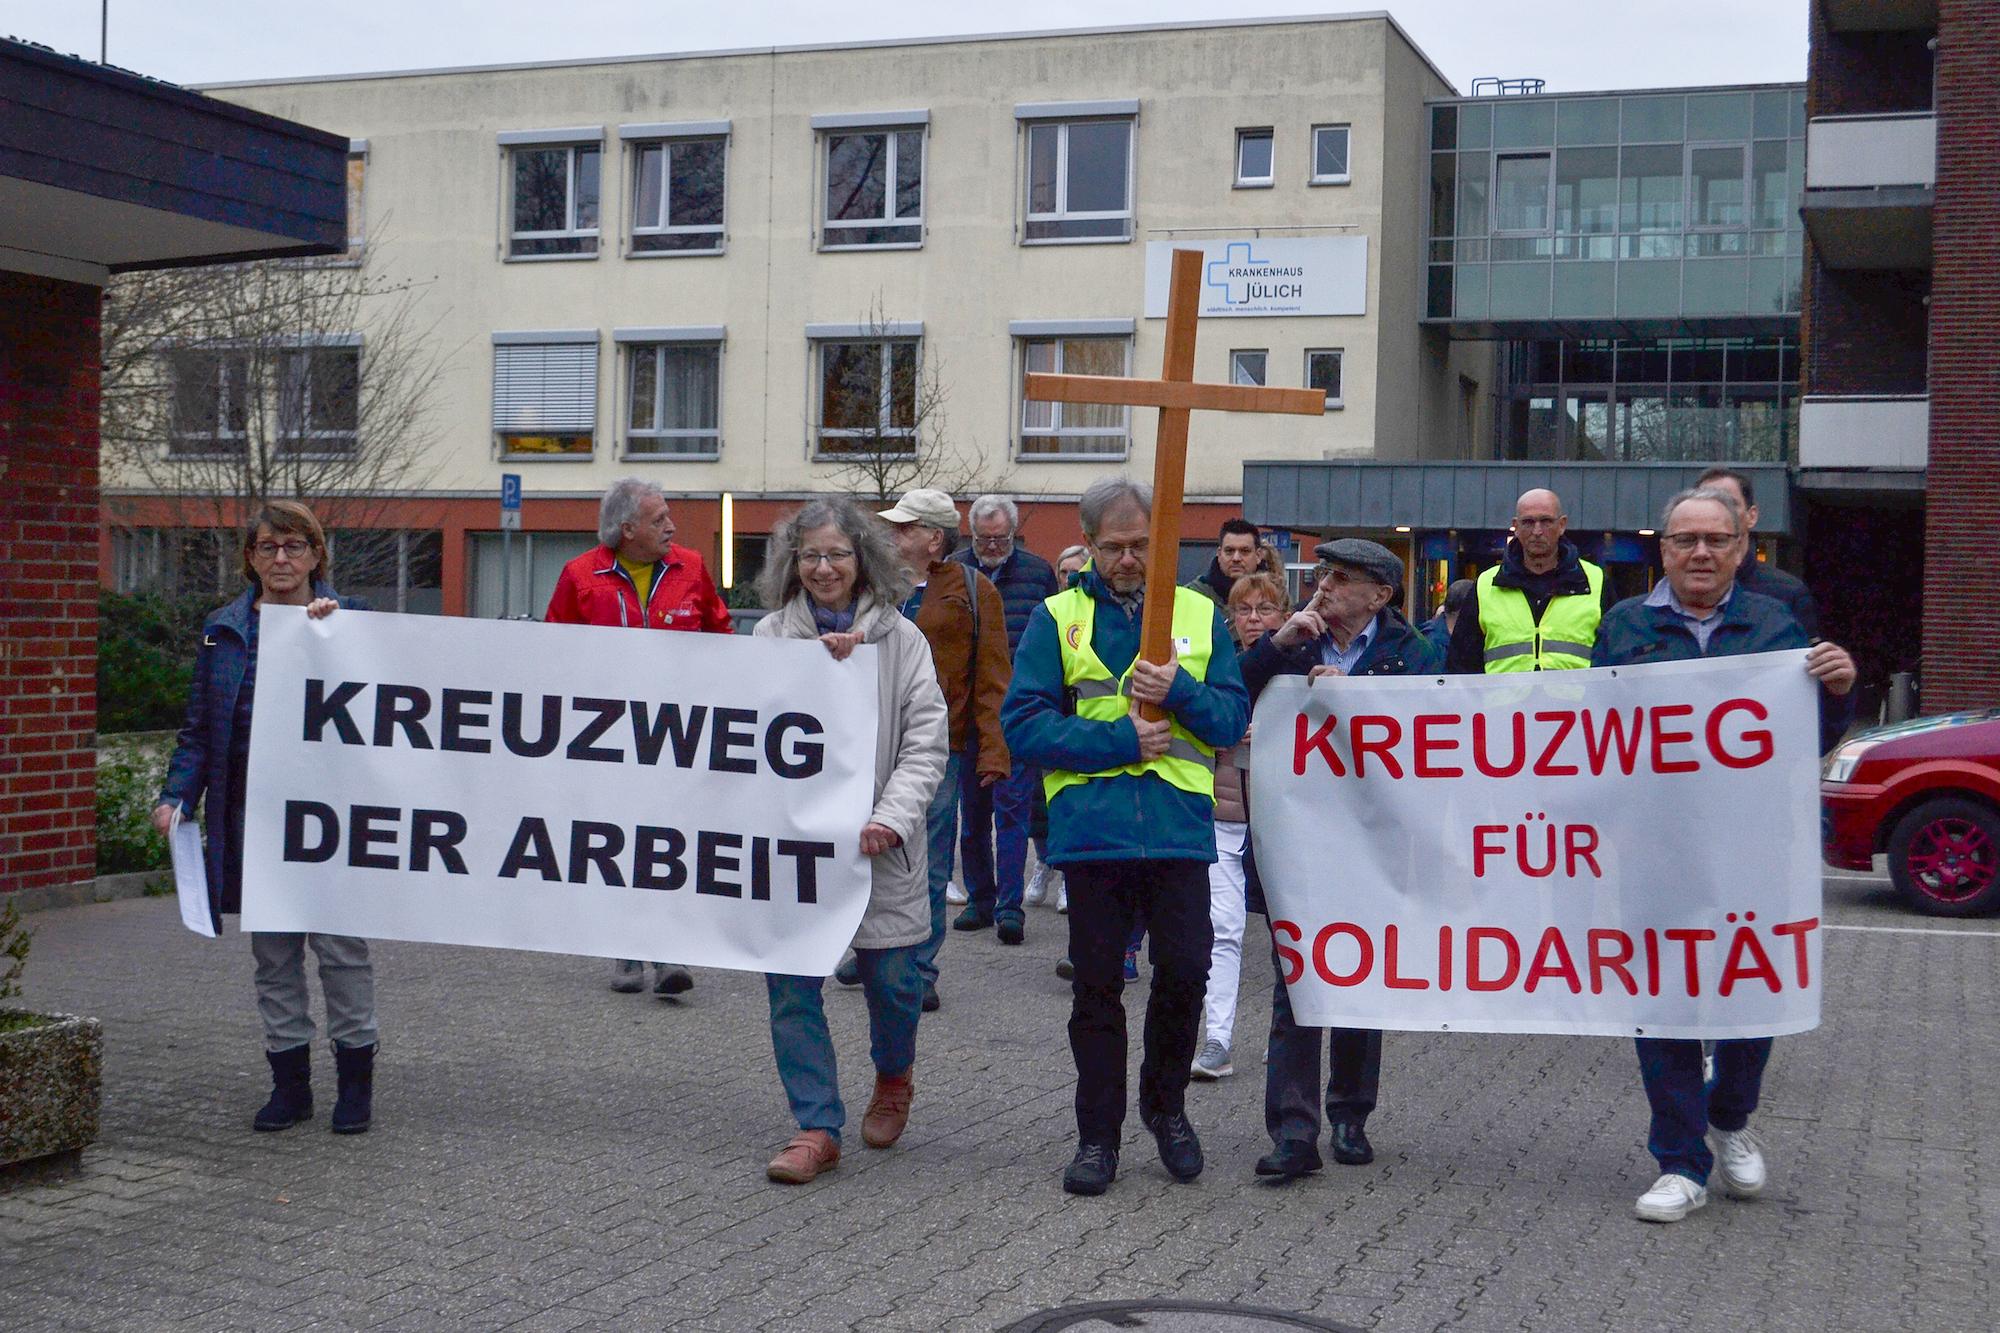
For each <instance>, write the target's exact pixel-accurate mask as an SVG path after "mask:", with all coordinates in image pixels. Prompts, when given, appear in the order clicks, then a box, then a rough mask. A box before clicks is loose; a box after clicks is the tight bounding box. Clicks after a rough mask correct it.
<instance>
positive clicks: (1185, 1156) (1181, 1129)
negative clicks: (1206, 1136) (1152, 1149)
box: [1146, 1115, 1203, 1180]
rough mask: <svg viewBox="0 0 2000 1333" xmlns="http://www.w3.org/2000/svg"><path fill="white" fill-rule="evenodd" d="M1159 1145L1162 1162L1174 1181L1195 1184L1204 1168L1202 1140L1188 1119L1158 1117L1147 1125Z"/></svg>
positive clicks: (1167, 1116) (1180, 1116)
mask: <svg viewBox="0 0 2000 1333" xmlns="http://www.w3.org/2000/svg"><path fill="white" fill-rule="evenodd" d="M1146 1128H1147V1129H1150V1130H1152V1131H1153V1138H1154V1139H1155V1140H1156V1141H1157V1142H1158V1143H1159V1145H1160V1162H1161V1163H1162V1164H1163V1165H1164V1166H1165V1167H1166V1168H1167V1174H1168V1175H1170V1176H1172V1177H1173V1178H1174V1179H1175V1180H1193V1179H1194V1178H1195V1177H1196V1176H1198V1175H1200V1174H1201V1168H1202V1165H1203V1161H1202V1156H1201V1140H1200V1139H1198V1138H1196V1137H1195V1136H1194V1126H1193V1125H1190V1124H1189V1123H1188V1118H1187V1117H1186V1116H1185V1115H1156V1116H1154V1117H1153V1118H1152V1119H1150V1120H1148V1121H1147V1122H1146Z"/></svg>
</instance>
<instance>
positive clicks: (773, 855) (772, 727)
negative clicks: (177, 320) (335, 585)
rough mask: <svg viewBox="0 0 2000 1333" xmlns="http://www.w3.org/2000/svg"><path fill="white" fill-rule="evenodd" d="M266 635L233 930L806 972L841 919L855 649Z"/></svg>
mask: <svg viewBox="0 0 2000 1333" xmlns="http://www.w3.org/2000/svg"><path fill="white" fill-rule="evenodd" d="M259 637H260V644H261V647H260V649H259V651H258V654H257V681H256V694H255V702H254V705H253V707H254V713H253V716H252V723H251V733H250V734H251V742H250V768H249V775H248V781H247V792H248V799H247V802H246V809H245V819H244V847H243V929H245V930H279V931H319V932H322V933H326V934H337V935H360V936H363V937H367V938H386V939H403V940H431V941H436V942H439V943H446V944H477V945H487V946H492V947H496V948H506V949H538V950H545V951H549V952H556V953H574V954H594V955H600V956H603V957H607V958H636V959H640V960H655V961H661V962H671V963H686V964H694V965H697V966H705V967H727V968H743V969H748V970H751V971H759V972H766V971H768V972H788V973H795V974H799V975H814V976H824V975H826V974H827V973H829V972H831V971H832V970H833V967H834V964H835V963H837V962H838V961H839V960H840V955H841V951H842V950H843V949H844V948H845V947H846V945H847V943H848V941H849V940H851V939H852V938H853V936H854V932H855V929H856V927H857V926H858V925H859V924H860V921H861V915H862V912H863V910H864V909H865V908H866V907H867V904H868V889H869V865H868V860H867V858H866V857H864V856H862V855H861V848H860V835H861V826H862V824H863V823H865V822H866V821H867V819H868V815H869V812H870V810H871V808H872V805H873V797H874V773H875V732H876V721H877V695H876V683H875V673H876V661H875V657H876V650H875V649H873V648H867V647H863V648H860V649H858V650H856V652H855V653H854V655H853V656H852V657H851V658H849V659H848V660H847V661H845V662H835V661H833V660H832V658H831V657H830V656H829V655H828V653H827V651H826V649H825V648H823V647H822V646H820V645H819V644H818V643H816V642H792V641H783V640H772V639H755V640H753V639H750V638H747V637H745V638H737V637H734V636H730V635H720V634H682V633H671V634H670V633H661V632H658V631H640V630H631V629H606V628H599V627H596V626H588V625H541V624H530V623H524V622H508V621H494V620H461V619H456V618H451V617H433V616H403V615H378V614H372V613H370V612H366V611H337V612H335V613H334V614H333V615H331V616H329V617H327V618H326V619H324V620H318V621H313V620H308V619H307V618H306V615H305V612H304V611H303V610H301V609H298V608H294V607H273V606H267V607H265V608H264V609H263V612H262V621H261V628H260V631H259ZM211 799H214V796H213V795H212V796H211ZM888 855H891V856H895V855H908V851H907V849H904V848H896V849H892V850H891V851H890V852H889V853H888Z"/></svg>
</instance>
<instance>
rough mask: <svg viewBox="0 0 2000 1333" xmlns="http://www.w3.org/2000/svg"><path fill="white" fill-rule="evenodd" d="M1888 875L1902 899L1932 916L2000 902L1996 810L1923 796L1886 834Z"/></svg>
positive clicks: (1983, 909)
mask: <svg viewBox="0 0 2000 1333" xmlns="http://www.w3.org/2000/svg"><path fill="white" fill-rule="evenodd" d="M1889 878H1890V879H1892V880H1894V881H1895V884H1896V891H1897V892H1899V893H1901V894H1902V895H1903V900H1904V901H1905V902H1907V903H1909V905H1910V906H1912V907H1914V908H1916V909H1917V910H1918V911H1919V912H1928V913H1929V914H1930V915H1932V916H1977V915H1978V914H1979V913H1981V912H1990V911H1992V910H1993V909H1994V908H1996V907H2000V814H1996V813H1994V811H1993V809H1992V807H1990V806H1986V805H1982V804H1980V803H1979V802H1978V801H1968V800H1965V799H1963V798H1960V797H1955V796H1950V797H1940V798H1938V799H1936V800H1931V801H1925V802H1924V803H1923V804H1922V805H1919V806H1917V807H1916V808H1915V809H1913V810H1911V811H1910V812H1909V813H1908V814H1906V815H1904V816H1903V817H1902V818H1901V819H1899V820H1897V821H1896V828H1895V831H1894V832H1892V833H1891V834H1890V835H1889Z"/></svg>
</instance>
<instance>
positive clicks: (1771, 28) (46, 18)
mask: <svg viewBox="0 0 2000 1333" xmlns="http://www.w3.org/2000/svg"><path fill="white" fill-rule="evenodd" d="M99 3H100V0H0V33H5V34H7V35H10V36H14V37H20V38H24V39H26V40H29V41H35V42H41V43H42V44H44V45H46V46H52V47H54V48H56V49H57V50H59V51H65V52H74V53H75V54H77V55H81V56H84V57H86V58H89V59H96V58H97V52H98V14H99ZM1807 3H1808V0H1388V2H1387V3H1386V4H1382V3H1367V0H1362V2H1361V3H1355V4H1350V5H1342V4H1340V3H1339V2H1338V0H1011V3H1009V4H1006V5H1004V6H1003V5H994V4H991V3H966V2H965V0H869V3H865V4H853V3H847V4H842V3H828V0H731V2H730V3H724V4H717V3H710V2H708V0H669V2H668V3H658V0H655V2H654V3H650V4H649V3H644V2H643V0H641V2H640V3H634V0H334V2H333V3H328V2H326V0H314V2H313V3H307V0H110V13H111V21H110V60H111V63H112V64H114V65H122V66H124V67H125V68H127V69H131V70H136V71H138V72H139V73H142V74H150V75H152V76H154V77H156V78H162V79H167V80H170V81H172V82H175V83H215V82H224V81H229V80H236V79H278V78H292V77H297V76H299V75H304V74H351V73H356V72H361V71H368V70H385V69H420V68H429V67H435V66H440V65H480V64H496V63H504V62H509V61H522V60H570V59H576V58H579V57H584V56H611V55H633V54H646V53H651V52H661V51H706V50H717V49H725V48H731V47H746V46H779V45H790V44H795V43H809V42H852V41H870V40H875V39H880V38H885V37H927V36H939V35H948V34H957V33H977V32H993V31H1020V30H1023V29H1046V28H1075V27H1092V26H1100V25H1114V24H1127V23H1161V22H1172V21H1180V20H1191V19H1222V18H1237V17H1247V16H1263V15H1278V14H1320V13H1328V12H1353V11H1357V10H1369V9H1382V8H1386V9H1388V10H1389V11H1390V12H1391V13H1392V14H1394V15H1395V16H1396V19H1397V21H1398V22H1400V23H1401V24H1402V25H1403V28H1404V30H1405V31H1407V32H1408V33H1409V34H1410V36H1411V37H1412V38H1413V39H1414V40H1415V41H1416V43H1417V45H1419V46H1421V47H1422V48H1423V49H1424V51H1425V52H1426V53H1427V54H1428V55H1429V56H1430V57H1431V59H1432V60H1433V61H1434V62H1435V63H1436V64H1437V65H1438V67H1439V68H1440V69H1442V70H1443V71H1444V73H1445V75H1446V77H1447V78H1449V79H1451V80H1452V82H1453V83H1455V84H1456V85H1457V86H1458V88H1459V90H1460V91H1461V92H1464V91H1467V90H1469V89H1470V87H1471V83H1472V80H1473V79H1474V78H1477V77H1479V76H1481V75H1488V74H1493V75H1501V76H1508V77H1513V76H1533V77H1538V78H1543V79H1547V80H1548V86H1549V89H1550V90H1551V91H1566V90H1572V89H1585V88H1649V87H1668V86H1674V85H1681V84H1704V83H1771V82H1784V81H1792V80H1803V79H1804V78H1805V64H1806V5H1807Z"/></svg>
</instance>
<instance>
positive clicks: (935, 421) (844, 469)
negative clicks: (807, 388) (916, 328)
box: [813, 301, 1006, 504]
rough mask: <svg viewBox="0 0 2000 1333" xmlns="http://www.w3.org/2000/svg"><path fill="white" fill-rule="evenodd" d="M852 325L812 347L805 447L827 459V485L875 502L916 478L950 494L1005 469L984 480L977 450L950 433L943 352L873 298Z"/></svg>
mask: <svg viewBox="0 0 2000 1333" xmlns="http://www.w3.org/2000/svg"><path fill="white" fill-rule="evenodd" d="M857 327H858V329H859V332H857V333H855V334H854V335H853V336H852V337H849V338H842V339H839V340H837V341H826V342H822V343H820V344H819V345H818V346H817V347H816V348H815V349H814V361H813V373H814V374H815V375H817V376H818V377H819V403H820V417H819V421H818V422H817V423H816V425H815V427H814V436H815V439H814V442H813V450H814V456H815V457H816V458H817V459H818V460H819V461H821V462H826V463H831V464H833V465H834V470H833V478H832V479H833V483H834V485H835V486H837V487H838V488H839V489H841V490H843V491H846V492H848V493H849V494H851V495H854V496H856V497H857V498H860V499H862V500H866V501H873V502H877V503H882V504H887V503H888V502H890V501H892V500H895V499H896V498H897V497H899V496H901V495H902V494H903V493H904V492H905V491H911V490H915V489H917V488H919V487H924V486H928V487H933V488H935V489H937V490H941V491H948V492H950V493H951V494H954V495H960V494H965V493H967V492H971V491H976V490H980V489H989V490H990V489H994V487H995V486H997V484H998V482H999V481H1000V480H1002V479H1004V477H1005V473H1006V469H1004V468H1003V469H1001V471H1000V473H999V474H997V475H996V477H995V479H994V481H993V482H991V483H987V482H985V481H984V480H983V479H984V477H985V473H986V468H985V461H984V460H983V459H981V458H980V456H979V453H978V451H977V450H976V449H975V448H972V447H969V446H965V445H962V444H960V443H959V442H958V441H956V440H954V439H953V438H952V435H951V431H950V423H949V421H948V419H947V417H946V413H945V403H946V399H947V398H948V396H949V393H948V390H947V388H946V383H945V373H944V363H943V359H942V358H940V357H939V356H938V355H937V354H936V353H935V352H933V351H932V350H931V348H930V347H929V345H928V344H927V343H926V342H925V341H924V340H922V339H919V338H913V337H910V336H909V335H908V334H906V333H904V332H902V331H900V330H899V329H898V328H897V326H896V325H895V324H894V323H892V322H891V321H889V320H887V319H885V318H884V317H883V314H882V307H881V303H880V302H879V301H877V302H875V303H874V304H872V305H871V306H870V308H869V312H868V317H867V318H866V319H865V320H864V321H862V323H861V324H860V325H858V326H857Z"/></svg>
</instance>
